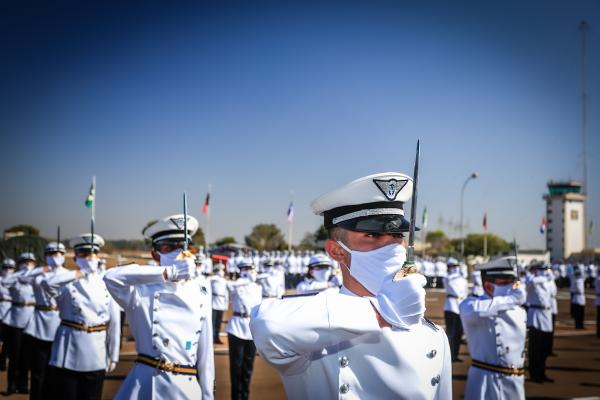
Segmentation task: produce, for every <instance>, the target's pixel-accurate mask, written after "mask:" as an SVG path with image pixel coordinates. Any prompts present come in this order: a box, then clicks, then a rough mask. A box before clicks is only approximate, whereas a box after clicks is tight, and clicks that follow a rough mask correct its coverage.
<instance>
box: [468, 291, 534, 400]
mask: <svg viewBox="0 0 600 400" xmlns="http://www.w3.org/2000/svg"><path fill="white" fill-rule="evenodd" d="M460 316H461V319H462V321H463V326H464V328H465V333H466V336H467V343H468V347H469V354H470V355H471V357H472V358H473V359H474V360H477V361H480V362H483V363H486V364H489V365H491V366H496V367H504V368H508V369H511V368H517V369H520V370H522V369H523V364H524V362H525V336H526V328H525V322H526V314H525V310H524V309H523V308H521V307H520V304H518V303H517V302H515V301H514V299H513V298H512V297H511V296H494V297H493V298H492V297H490V296H489V295H487V294H484V295H483V296H480V297H468V298H467V299H465V301H463V302H462V303H461V305H460ZM524 398H525V390H524V382H523V375H510V374H505V373H501V372H494V371H491V370H487V369H483V368H479V367H477V366H471V367H470V368H469V372H468V377H467V385H466V389H465V399H466V400H469V399H486V400H488V399H490V400H494V399H499V400H501V399H524Z"/></svg>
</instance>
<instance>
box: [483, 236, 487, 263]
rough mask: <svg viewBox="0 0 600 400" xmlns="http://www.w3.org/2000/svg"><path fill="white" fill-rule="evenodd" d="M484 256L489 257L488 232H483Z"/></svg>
mask: <svg viewBox="0 0 600 400" xmlns="http://www.w3.org/2000/svg"><path fill="white" fill-rule="evenodd" d="M483 256H484V257H487V232H483Z"/></svg>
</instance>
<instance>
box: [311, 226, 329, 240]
mask: <svg viewBox="0 0 600 400" xmlns="http://www.w3.org/2000/svg"><path fill="white" fill-rule="evenodd" d="M314 235H315V241H317V242H319V241H325V240H327V239H329V232H328V231H327V228H325V225H323V224H321V226H319V228H318V229H317V230H316V231H315V233H314Z"/></svg>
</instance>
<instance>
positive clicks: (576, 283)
mask: <svg viewBox="0 0 600 400" xmlns="http://www.w3.org/2000/svg"><path fill="white" fill-rule="evenodd" d="M570 280H571V303H573V304H577V305H580V306H585V288H584V281H585V280H584V278H583V274H581V275H580V276H576V275H575V274H571V276H570Z"/></svg>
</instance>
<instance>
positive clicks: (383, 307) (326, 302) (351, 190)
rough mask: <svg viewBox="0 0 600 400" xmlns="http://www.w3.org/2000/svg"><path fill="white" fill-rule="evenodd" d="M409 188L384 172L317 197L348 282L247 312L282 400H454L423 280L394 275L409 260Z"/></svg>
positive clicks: (405, 180) (331, 249)
mask: <svg viewBox="0 0 600 400" xmlns="http://www.w3.org/2000/svg"><path fill="white" fill-rule="evenodd" d="M411 193H412V179H411V178H410V177H408V176H406V175H403V174H400V173H396V172H389V173H381V174H375V175H370V176H366V177H364V178H360V179H357V180H355V181H353V182H350V183H349V184H347V185H345V186H343V187H341V188H340V189H338V190H335V191H333V192H331V193H328V194H326V195H324V196H322V197H320V198H318V199H317V200H315V201H313V203H312V208H313V210H314V212H315V213H316V214H319V215H323V217H324V223H325V228H327V229H328V231H329V235H330V239H329V240H327V241H326V243H325V248H326V250H327V253H328V254H329V256H330V257H331V258H333V259H334V260H336V261H338V262H339V263H340V264H341V269H342V275H343V285H344V286H343V287H342V288H341V289H340V291H339V292H337V291H329V290H327V291H323V292H319V293H316V294H313V295H308V296H306V295H304V296H292V297H288V298H284V299H281V300H278V299H268V300H265V301H263V303H262V304H261V305H260V307H257V308H255V309H254V310H253V312H252V314H253V317H252V322H251V329H252V332H253V335H254V338H255V340H256V345H257V348H258V351H259V353H260V354H261V356H263V357H264V358H265V360H266V361H267V362H269V363H270V364H271V365H273V366H274V367H275V368H276V369H277V370H278V372H279V374H280V375H281V376H282V379H283V383H284V386H285V390H286V393H287V396H288V398H290V399H325V398H326V399H333V398H361V399H394V398H438V399H449V398H451V396H452V393H451V391H452V373H451V368H452V367H451V364H450V349H449V347H448V339H447V338H446V334H445V333H444V331H443V330H441V329H440V328H439V327H437V326H436V325H435V324H433V323H431V322H429V321H428V320H426V319H425V318H424V317H423V313H424V311H425V290H424V289H423V285H425V278H424V277H423V276H422V275H419V274H415V273H412V274H409V275H408V276H407V277H405V278H402V279H399V280H396V279H395V275H396V273H397V272H398V271H399V270H400V269H401V267H402V266H403V265H404V262H405V259H406V250H405V248H404V246H403V245H402V244H403V239H402V238H403V232H407V231H408V229H409V226H410V223H409V222H408V221H407V220H406V219H404V211H403V204H404V202H405V201H407V200H408V199H409V198H410V197H411Z"/></svg>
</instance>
